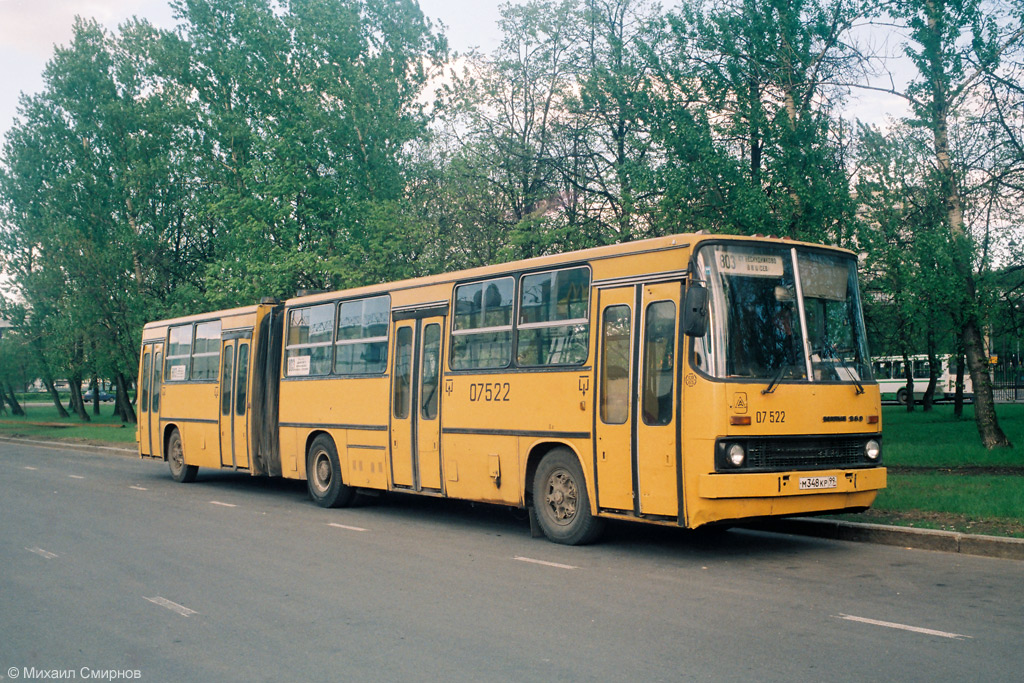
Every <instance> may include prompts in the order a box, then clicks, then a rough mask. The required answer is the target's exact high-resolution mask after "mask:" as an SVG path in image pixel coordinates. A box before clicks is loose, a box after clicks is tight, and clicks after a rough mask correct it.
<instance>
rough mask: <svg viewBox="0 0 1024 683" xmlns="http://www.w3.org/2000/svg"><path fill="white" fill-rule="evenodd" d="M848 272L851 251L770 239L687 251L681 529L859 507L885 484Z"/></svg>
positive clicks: (877, 408) (877, 413) (873, 391)
mask: <svg viewBox="0 0 1024 683" xmlns="http://www.w3.org/2000/svg"><path fill="white" fill-rule="evenodd" d="M856 266H857V262H856V258H855V256H854V255H853V254H852V253H850V252H847V251H843V250H838V249H826V248H822V247H813V246H811V245H804V244H800V243H795V242H786V241H779V240H774V241H768V240H764V241H749V240H747V241H743V240H725V239H715V240H709V241H707V242H704V243H702V244H701V245H699V246H698V247H697V249H696V250H695V252H694V258H693V261H692V264H691V285H690V287H691V289H695V290H704V291H698V292H697V293H698V294H700V295H701V296H700V297H699V299H700V300H701V301H702V303H703V306H701V307H700V308H701V313H702V314H703V315H700V316H698V317H699V318H700V320H699V323H700V324H698V325H696V326H693V325H691V324H688V328H689V329H687V333H688V334H689V335H690V339H689V341H690V345H689V353H688V361H689V365H688V367H687V369H686V371H685V372H686V373H687V376H686V378H685V381H684V385H685V387H684V392H685V396H684V405H685V406H686V408H685V410H684V414H685V416H686V417H685V420H684V422H685V424H684V432H683V439H684V449H685V450H688V451H689V453H688V454H687V457H686V463H687V468H686V473H685V475H684V477H685V479H684V494H685V495H686V498H687V504H686V509H687V525H688V526H691V527H697V526H701V525H704V524H709V523H715V522H728V521H733V520H741V519H751V518H758V517H773V516H786V515H807V514H821V513H829V512H840V511H851V512H852V511H861V510H864V509H866V508H867V507H868V506H869V505H871V503H872V502H873V501H874V499H875V496H876V495H877V492H878V490H879V489H881V488H884V487H885V482H886V471H885V468H884V467H882V446H881V444H882V436H881V401H880V395H879V391H878V385H877V384H876V383H875V382H874V381H873V379H872V376H871V361H870V356H869V355H868V349H867V343H866V339H865V330H864V321H863V316H862V313H861V302H860V294H859V291H858V288H857V267H856Z"/></svg>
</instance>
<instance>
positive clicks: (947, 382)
mask: <svg viewBox="0 0 1024 683" xmlns="http://www.w3.org/2000/svg"><path fill="white" fill-rule="evenodd" d="M937 359H938V361H939V363H940V366H941V367H939V378H938V380H937V382H936V383H935V396H934V397H933V400H935V401H952V400H953V399H954V398H955V396H956V356H950V355H939V356H937ZM910 362H911V364H912V372H913V376H914V400H915V401H921V400H923V399H924V392H925V391H926V390H927V389H928V376H929V372H928V370H929V368H928V356H925V355H920V356H910ZM871 368H872V370H873V372H874V375H875V381H877V382H878V389H879V391H880V392H881V394H882V400H883V401H886V400H890V401H891V400H895V401H896V402H897V403H899V404H900V405H906V404H907V376H906V373H905V372H904V371H903V357H902V356H883V357H880V358H875V359H874V360H873V361H872V363H871ZM964 398H965V399H968V400H973V399H974V385H973V384H972V383H971V375H970V373H969V372H967V368H966V367H965V368H964Z"/></svg>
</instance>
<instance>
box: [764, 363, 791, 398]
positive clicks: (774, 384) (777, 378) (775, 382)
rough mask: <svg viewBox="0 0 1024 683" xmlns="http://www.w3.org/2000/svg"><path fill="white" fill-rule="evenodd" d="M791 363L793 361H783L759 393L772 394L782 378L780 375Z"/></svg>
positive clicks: (784, 372)
mask: <svg viewBox="0 0 1024 683" xmlns="http://www.w3.org/2000/svg"><path fill="white" fill-rule="evenodd" d="M793 365H794V364H793V363H783V364H782V366H781V367H780V368H779V370H778V372H776V373H775V376H774V377H772V381H771V382H769V383H768V386H766V387H765V388H764V389H762V390H761V393H762V394H774V393H775V388H776V387H777V386H779V382H780V381H781V380H782V376H783V375H784V374H786V370H789V369H790V368H791V367H793Z"/></svg>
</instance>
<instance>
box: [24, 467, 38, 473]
mask: <svg viewBox="0 0 1024 683" xmlns="http://www.w3.org/2000/svg"><path fill="white" fill-rule="evenodd" d="M25 469H26V470H32V471H33V472H34V471H36V470H38V469H39V468H38V467H29V466H28V465H25Z"/></svg>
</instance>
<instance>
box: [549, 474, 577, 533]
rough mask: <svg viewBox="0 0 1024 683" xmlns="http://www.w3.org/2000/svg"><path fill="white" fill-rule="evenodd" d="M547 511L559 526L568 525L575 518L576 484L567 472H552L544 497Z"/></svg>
mask: <svg viewBox="0 0 1024 683" xmlns="http://www.w3.org/2000/svg"><path fill="white" fill-rule="evenodd" d="M545 499H546V500H545V502H546V503H547V506H548V509H550V510H551V512H552V514H553V516H554V519H555V521H556V522H557V523H559V524H568V523H569V522H571V521H572V519H573V517H575V516H576V502H577V499H578V494H577V489H576V482H575V481H573V478H572V477H571V476H569V473H568V472H565V471H564V470H559V471H556V472H553V473H552V474H551V477H550V478H549V479H548V493H547V496H546V497H545Z"/></svg>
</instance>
